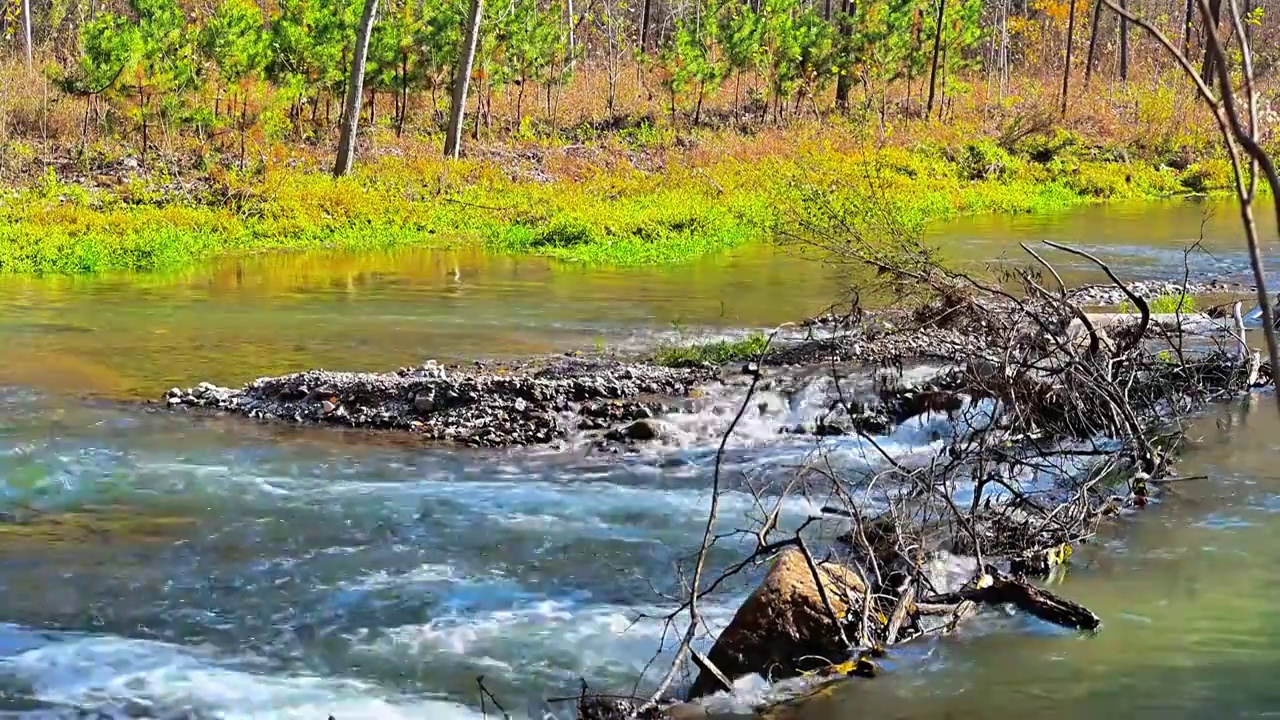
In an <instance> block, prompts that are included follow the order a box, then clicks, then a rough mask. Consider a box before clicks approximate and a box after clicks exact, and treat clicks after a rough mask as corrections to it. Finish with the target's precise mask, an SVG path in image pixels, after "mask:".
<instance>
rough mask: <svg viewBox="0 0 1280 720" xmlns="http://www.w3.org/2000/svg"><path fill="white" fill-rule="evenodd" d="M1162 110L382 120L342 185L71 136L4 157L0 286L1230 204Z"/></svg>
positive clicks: (662, 252) (313, 164)
mask: <svg viewBox="0 0 1280 720" xmlns="http://www.w3.org/2000/svg"><path fill="white" fill-rule="evenodd" d="M1148 95H1151V93H1148ZM1161 97H1163V96H1161ZM1112 102H1116V103H1117V104H1123V103H1119V101H1115V100H1114V98H1113V99H1112ZM1125 102H1127V101H1125ZM1161 102H1162V103H1163V104H1164V105H1167V106H1168V108H1167V109H1169V111H1170V112H1168V113H1166V114H1167V115H1168V117H1166V118H1164V120H1163V121H1160V122H1155V121H1152V123H1151V124H1149V125H1146V126H1135V125H1133V124H1132V123H1130V122H1127V121H1124V120H1123V118H1122V117H1120V116H1118V115H1116V114H1115V113H1114V112H1112V111H1111V110H1107V111H1105V112H1104V111H1101V110H1099V111H1098V112H1093V111H1092V110H1090V108H1088V107H1087V106H1086V107H1085V108H1084V109H1082V110H1081V111H1080V118H1081V119H1080V120H1077V121H1075V122H1074V123H1065V122H1056V123H1055V122H1043V117H1041V120H1040V121H1038V122H1027V123H1021V124H1020V120H1025V119H1026V118H1027V117H1030V116H1029V115H1026V114H1023V115H1019V114H1018V113H1019V112H1021V111H1020V110H1019V109H1018V108H1016V107H1014V108H1013V109H1012V110H1009V111H1008V112H1005V113H1004V117H1003V119H1000V118H997V119H996V120H991V119H990V116H991V113H990V112H988V111H985V110H984V111H982V113H983V115H984V117H987V119H986V120H985V121H976V120H967V119H965V118H966V117H969V116H970V115H972V116H973V117H977V114H976V112H974V113H968V112H967V111H964V110H958V111H956V115H957V117H959V119H950V120H948V121H947V122H939V121H936V120H933V121H922V120H919V119H915V120H903V121H901V122H895V123H892V124H891V125H889V126H886V125H884V124H883V123H875V122H869V121H868V120H867V119H866V117H865V116H864V117H863V119H862V120H860V121H856V120H849V119H842V118H840V117H838V116H837V117H831V116H828V117H826V118H824V119H822V120H816V119H815V120H800V119H796V120H792V121H790V122H789V123H787V124H786V125H785V126H782V127H777V126H772V125H768V124H763V123H760V124H754V125H748V124H743V123H735V122H720V123H716V124H714V126H711V127H697V128H693V127H684V126H681V124H680V123H678V122H677V123H673V122H671V121H670V120H669V119H668V118H662V117H659V118H654V117H651V116H645V115H629V116H620V117H616V118H611V119H609V120H608V121H607V122H605V121H602V122H601V123H595V124H591V123H583V124H581V125H579V126H576V127H571V128H564V129H559V130H557V131H555V132H550V133H539V132H537V126H536V125H530V124H529V123H524V124H522V125H521V126H519V127H517V128H516V129H515V130H514V131H512V132H509V133H507V134H506V135H505V136H502V137H501V138H500V139H492V138H484V137H482V138H481V139H480V140H479V141H476V142H472V143H471V144H469V145H468V146H467V157H466V158H464V159H462V160H460V161H452V162H446V161H445V160H443V159H442V158H441V157H440V146H441V142H440V140H441V139H440V137H439V135H438V133H436V132H434V131H431V130H429V129H428V130H426V131H417V132H413V133H407V134H406V135H405V136H404V137H403V138H397V137H396V135H395V133H394V132H393V131H392V130H391V129H390V128H388V127H385V126H384V127H378V128H376V129H374V130H373V131H372V132H365V134H364V135H363V136H362V138H361V143H360V146H359V150H358V155H357V163H356V170H355V172H354V173H353V174H351V175H350V176H347V177H344V178H340V179H334V178H332V177H330V175H329V168H330V164H331V162H332V152H331V148H330V147H329V144H328V143H327V142H323V141H321V142H316V141H308V142H294V143H290V142H275V143H263V142H261V139H260V138H259V137H250V139H249V142H250V146H249V152H248V153H247V155H240V154H239V152H238V151H237V147H236V146H237V142H236V138H235V137H234V135H233V136H231V137H224V138H222V140H221V143H220V145H219V146H218V148H217V151H215V152H209V151H207V150H206V149H205V148H203V147H202V149H201V150H200V151H199V152H193V151H192V149H191V145H190V143H188V144H187V145H186V146H184V147H183V149H182V150H180V151H172V150H171V151H169V152H166V151H165V150H164V149H163V145H164V144H165V143H164V142H162V141H153V142H152V146H151V148H150V152H149V153H148V155H147V156H146V157H139V154H138V153H137V151H136V149H131V148H132V143H133V138H132V136H131V135H129V134H127V133H126V134H125V136H124V137H123V139H119V140H116V141H115V142H114V143H106V142H103V141H101V140H98V141H91V142H89V143H84V142H83V140H80V139H79V138H74V137H67V136H68V135H74V134H75V131H76V130H78V127H77V128H75V129H74V130H72V129H70V127H69V128H64V131H66V132H64V133H63V139H62V140H60V141H57V142H49V141H45V142H43V143H41V142H39V141H35V140H24V139H23V136H20V135H11V136H10V137H9V138H8V139H7V140H6V141H5V142H4V144H3V152H2V153H0V187H3V190H4V192H3V193H2V194H0V272H4V273H37V274H43V273H60V274H77V273H92V272H104V271H120V270H126V271H127V270H135V271H163V270H173V269H180V268H183V267H188V266H191V265H193V264H196V263H200V262H202V261H206V260H208V259H210V258H213V257H217V256H221V255H226V254H236V253H252V252H261V251H270V250H290V251H305V250H310V249H321V248H327V249H340V250H353V251H360V250H372V249H387V248H394V247H400V246H418V247H422V246H436V247H449V246H458V245H464V244H465V245H477V244H478V245H480V246H482V247H484V248H486V249H489V250H492V251H495V252H505V253H532V254H540V255H546V256H552V257H556V258H560V259H564V260H568V261H574V262H580V263H586V264H612V265H628V264H649V263H667V262H679V261H684V260H688V259H691V258H694V257H698V256H702V255H707V254H711V253H715V252H718V251H721V250H724V249H727V248H731V247H734V246H737V245H740V244H743V243H746V242H750V241H753V240H759V239H766V238H770V237H773V236H777V235H778V234H780V233H783V234H785V233H786V232H787V229H788V228H789V227H795V226H796V225H797V223H799V222H802V219H801V218H800V217H799V216H800V215H803V214H805V213H808V212H809V211H810V210H811V209H812V208H813V207H815V206H822V207H825V208H829V209H830V210H832V211H833V212H835V213H838V214H840V215H842V216H844V217H850V216H856V215H858V214H860V213H871V212H874V213H890V214H892V215H893V217H894V218H895V222H896V223H898V224H899V225H900V226H902V227H911V226H916V225H919V224H923V223H926V222H929V221H932V220H937V219H943V218H947V217H951V216H955V215H964V214H980V213H1029V212H1050V211H1055V210H1060V209H1063V208H1067V207H1070V206H1074V205H1079V204H1083V203H1091V202H1099V201H1109V200H1123V199H1144V198H1159V197H1169V196H1175V195H1180V194H1191V193H1213V192H1215V191H1220V190H1223V189H1225V188H1226V187H1227V186H1228V182H1229V179H1230V175H1229V166H1228V165H1227V163H1226V161H1225V159H1224V158H1223V157H1222V155H1221V152H1220V151H1217V150H1215V149H1214V144H1213V142H1212V138H1211V137H1209V136H1207V135H1206V134H1204V133H1202V132H1199V131H1198V130H1197V131H1196V132H1195V134H1194V136H1193V137H1191V138H1190V140H1188V138H1187V137H1178V135H1177V133H1178V132H1184V131H1183V130H1181V129H1180V128H1179V121H1178V114H1177V113H1176V112H1173V109H1174V106H1175V103H1173V102H1172V101H1171V100H1170V101H1168V102H1165V100H1163V99H1162V100H1161ZM975 107H977V106H976V105H975ZM1126 107H1129V106H1126ZM1132 107H1137V108H1138V110H1137V111H1136V112H1137V116H1143V115H1144V113H1146V111H1145V110H1143V109H1142V108H1143V107H1144V106H1142V105H1140V104H1137V105H1133V106H1132ZM1132 107H1130V109H1129V110H1126V111H1125V112H1131V111H1132ZM1107 118H1111V120H1113V121H1114V122H1110V125H1108V124H1107V123H1108V121H1107ZM1117 118H1119V119H1117ZM1139 119H1140V117H1139ZM42 122H43V121H42ZM69 123H70V121H68V124H69ZM602 123H603V124H602ZM14 127H16V124H11V125H10V126H9V129H10V131H11V132H12V131H13V128H14ZM35 127H36V126H35V125H32V127H31V128H28V129H27V137H29V136H30V135H32V134H38V133H39V132H40V131H39V130H36V129H34V128H35ZM39 127H43V124H41V125H39ZM1183 127H1184V128H1185V125H1184V126H1183ZM530 128H533V130H530ZM1161 128H1163V129H1161ZM162 130H163V128H152V133H153V137H155V136H156V135H159V136H160V137H161V138H164V137H165V136H164V135H161V134H160V133H161V131H162ZM1144 132H1145V133H1147V134H1146V135H1144ZM1148 140H1149V141H1148Z"/></svg>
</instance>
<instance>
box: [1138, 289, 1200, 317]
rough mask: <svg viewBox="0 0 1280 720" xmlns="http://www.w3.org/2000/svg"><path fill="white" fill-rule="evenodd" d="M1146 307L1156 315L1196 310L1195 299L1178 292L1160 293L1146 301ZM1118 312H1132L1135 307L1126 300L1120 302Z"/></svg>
mask: <svg viewBox="0 0 1280 720" xmlns="http://www.w3.org/2000/svg"><path fill="white" fill-rule="evenodd" d="M1147 307H1148V308H1150V309H1151V312H1152V313H1154V314H1157V315H1176V314H1179V313H1182V314H1186V313H1193V312H1195V311H1196V300H1195V298H1193V297H1191V296H1190V295H1184V294H1182V293H1178V294H1177V295H1161V296H1159V297H1154V298H1151V299H1150V300H1148V301H1147ZM1119 309H1120V312H1122V313H1132V312H1137V308H1135V307H1133V304H1132V303H1130V302H1129V301H1128V300H1126V301H1124V302H1122V303H1120V308H1119Z"/></svg>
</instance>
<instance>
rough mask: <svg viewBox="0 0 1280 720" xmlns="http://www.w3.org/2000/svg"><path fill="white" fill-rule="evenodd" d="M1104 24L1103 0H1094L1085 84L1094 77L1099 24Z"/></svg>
mask: <svg viewBox="0 0 1280 720" xmlns="http://www.w3.org/2000/svg"><path fill="white" fill-rule="evenodd" d="M1101 24H1102V0H1094V3H1093V19H1092V20H1091V21H1090V25H1091V27H1090V28H1089V54H1088V55H1087V56H1086V57H1085V59H1084V84H1085V85H1088V84H1089V80H1091V79H1092V78H1093V59H1094V58H1095V57H1097V55H1096V53H1097V51H1098V26H1099V25H1101Z"/></svg>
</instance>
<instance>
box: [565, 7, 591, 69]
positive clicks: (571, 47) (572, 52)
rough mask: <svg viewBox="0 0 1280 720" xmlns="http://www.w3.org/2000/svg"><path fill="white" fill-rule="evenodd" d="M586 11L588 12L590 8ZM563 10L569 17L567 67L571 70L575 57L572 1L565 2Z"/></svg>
mask: <svg viewBox="0 0 1280 720" xmlns="http://www.w3.org/2000/svg"><path fill="white" fill-rule="evenodd" d="M587 9H588V11H590V8H587ZM565 10H566V11H567V13H568V15H569V38H568V39H569V67H571V68H572V67H573V65H574V62H575V56H576V55H577V53H576V50H577V46H576V45H575V43H574V37H573V24H574V23H573V0H567V2H566V3H565Z"/></svg>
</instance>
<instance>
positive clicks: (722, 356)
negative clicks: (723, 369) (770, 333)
mask: <svg viewBox="0 0 1280 720" xmlns="http://www.w3.org/2000/svg"><path fill="white" fill-rule="evenodd" d="M768 345H769V340H768V338H766V337H765V336H764V335H762V334H760V333H752V334H751V335H748V336H747V337H745V338H742V339H740V340H716V341H713V342H707V343H692V344H683V345H682V344H667V345H662V346H659V348H658V350H657V352H655V353H654V355H653V358H652V361H653V362H654V363H655V364H657V365H665V366H667V367H678V368H689V367H701V366H704V365H725V364H728V363H731V362H737V361H742V360H750V359H753V358H757V357H759V356H760V355H761V354H762V353H763V352H764V351H765V348H767V347H768Z"/></svg>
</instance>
